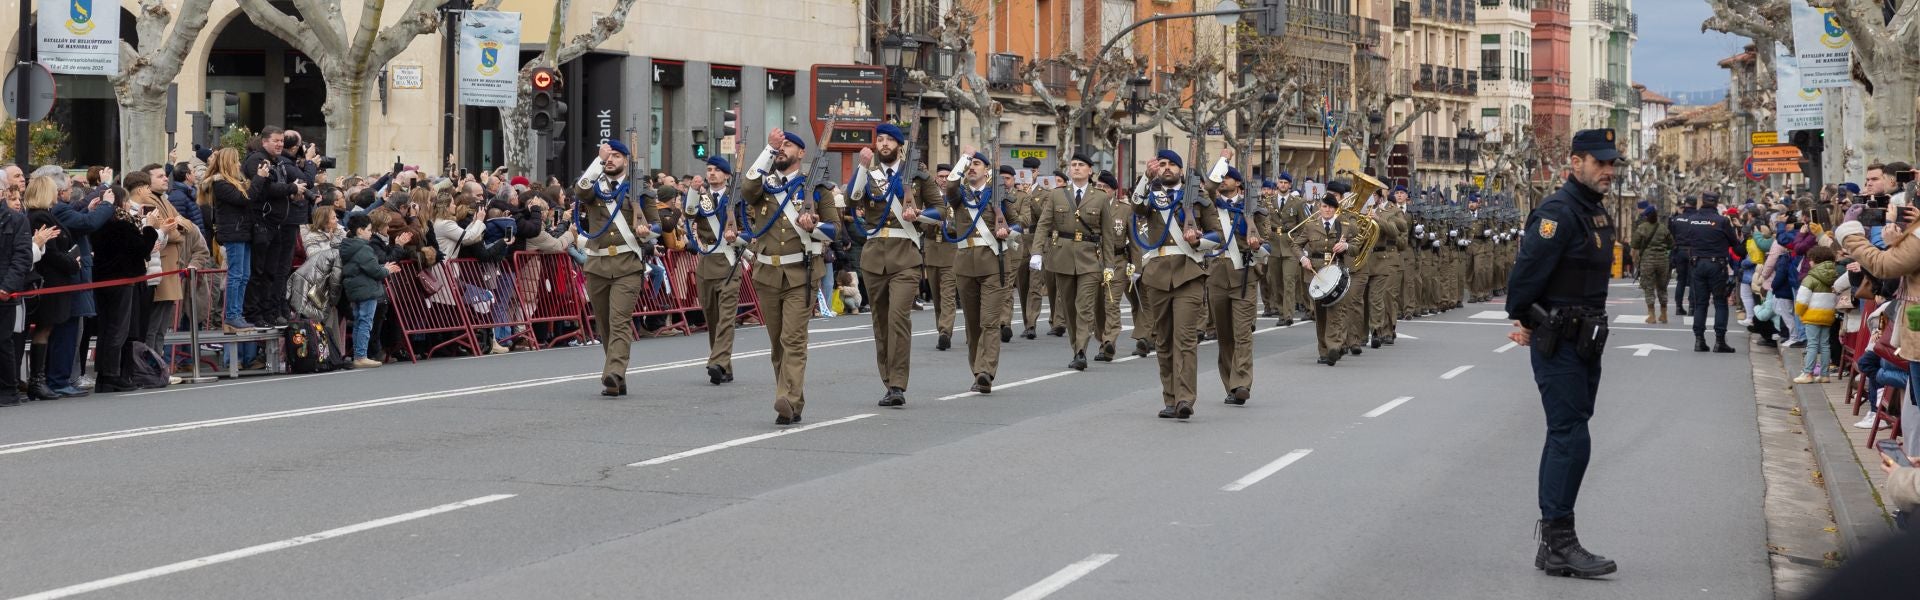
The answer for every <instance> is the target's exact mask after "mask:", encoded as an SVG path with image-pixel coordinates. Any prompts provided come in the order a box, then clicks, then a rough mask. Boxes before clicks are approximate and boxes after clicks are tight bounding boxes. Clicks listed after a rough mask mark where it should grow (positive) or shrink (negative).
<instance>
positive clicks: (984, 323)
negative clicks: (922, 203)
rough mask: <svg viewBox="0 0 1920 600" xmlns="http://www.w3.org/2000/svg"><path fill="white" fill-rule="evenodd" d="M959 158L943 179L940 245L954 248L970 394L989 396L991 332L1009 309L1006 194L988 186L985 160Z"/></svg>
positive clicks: (994, 349)
mask: <svg viewBox="0 0 1920 600" xmlns="http://www.w3.org/2000/svg"><path fill="white" fill-rule="evenodd" d="M967 150H968V151H967V152H964V153H962V154H961V156H960V159H959V160H958V161H957V163H958V164H956V165H954V174H953V175H949V176H948V177H947V184H946V186H947V189H946V196H947V208H948V209H949V210H950V211H951V212H949V213H947V214H949V215H951V218H949V219H947V225H946V227H945V228H944V229H945V230H944V231H942V232H941V234H942V236H943V239H945V240H947V241H950V242H952V243H953V244H954V245H955V252H956V253H955V255H954V263H953V271H954V278H955V280H956V281H955V283H956V284H957V287H958V294H959V297H960V310H961V311H963V312H965V313H966V316H967V364H968V365H969V366H970V367H971V369H972V370H973V391H975V392H979V393H982V394H991V393H993V378H994V376H995V375H996V374H997V373H998V372H999V368H1000V367H999V365H1000V342H1001V340H1000V339H999V338H998V337H996V336H995V335H994V332H993V330H994V329H995V326H996V325H999V324H1000V323H1001V319H1002V318H1003V316H1002V311H1004V310H1007V309H1008V308H1010V307H1011V306H1012V303H1011V300H1012V297H1011V296H1010V295H1009V294H1010V293H1011V289H1010V286H1009V285H1008V283H1009V281H1008V280H1007V264H1006V263H1005V262H1003V261H1002V258H1001V254H1003V253H1004V252H1005V248H1003V245H1004V244H1005V240H1006V239H1007V237H1008V236H1009V235H1011V233H1012V230H1011V229H1010V228H1009V227H1008V225H1007V221H1006V215H1005V210H1006V207H1005V206H1004V203H1003V200H1002V198H1001V195H1002V194H1004V193H1005V190H1006V189H1007V188H1005V187H999V188H998V189H996V186H995V185H994V182H993V177H994V175H993V174H992V169H993V163H991V162H988V161H987V155H986V154H982V153H980V152H975V151H972V150H973V149H972V148H968V149H967Z"/></svg>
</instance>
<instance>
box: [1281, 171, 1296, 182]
mask: <svg viewBox="0 0 1920 600" xmlns="http://www.w3.org/2000/svg"><path fill="white" fill-rule="evenodd" d="M1280 180H1281V181H1285V182H1287V183H1293V174H1292V173H1288V172H1286V171H1281V172H1280Z"/></svg>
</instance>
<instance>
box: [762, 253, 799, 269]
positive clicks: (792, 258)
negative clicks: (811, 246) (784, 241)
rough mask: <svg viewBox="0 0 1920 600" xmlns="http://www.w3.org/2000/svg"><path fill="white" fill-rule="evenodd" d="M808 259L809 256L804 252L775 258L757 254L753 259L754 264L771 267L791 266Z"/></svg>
mask: <svg viewBox="0 0 1920 600" xmlns="http://www.w3.org/2000/svg"><path fill="white" fill-rule="evenodd" d="M806 259H807V255H806V253H804V252H795V253H792V254H780V255H775V256H768V255H765V254H756V255H754V257H753V261H754V262H757V263H760V264H763V265H767V266H769V267H778V266H780V265H790V264H794V263H798V262H801V261H804V260H806Z"/></svg>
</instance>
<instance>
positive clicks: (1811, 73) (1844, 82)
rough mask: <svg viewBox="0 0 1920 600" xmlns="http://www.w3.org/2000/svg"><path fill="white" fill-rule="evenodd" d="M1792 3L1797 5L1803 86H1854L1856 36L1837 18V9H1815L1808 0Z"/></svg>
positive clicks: (1795, 22) (1798, 56) (1795, 36)
mask: <svg viewBox="0 0 1920 600" xmlns="http://www.w3.org/2000/svg"><path fill="white" fill-rule="evenodd" d="M1788 4H1790V5H1792V6H1793V50H1794V58H1795V59H1797V60H1798V62H1799V64H1800V77H1801V81H1800V86H1801V87H1804V88H1808V89H1822V88H1840V87H1853V77H1852V71H1853V38H1852V37H1848V36H1847V30H1846V29H1842V28H1841V27H1840V22H1839V21H1836V20H1834V18H1833V9H1831V8H1814V7H1813V6H1811V5H1809V4H1807V2H1806V0H1793V1H1791V2H1788Z"/></svg>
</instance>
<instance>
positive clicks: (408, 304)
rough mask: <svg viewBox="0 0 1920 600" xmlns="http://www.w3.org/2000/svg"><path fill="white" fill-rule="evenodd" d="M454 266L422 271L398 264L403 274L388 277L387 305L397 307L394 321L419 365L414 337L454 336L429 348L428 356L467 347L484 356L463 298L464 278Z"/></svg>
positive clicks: (406, 263) (409, 264)
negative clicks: (458, 345)
mask: <svg viewBox="0 0 1920 600" xmlns="http://www.w3.org/2000/svg"><path fill="white" fill-rule="evenodd" d="M452 262H453V261H441V262H440V263H439V264H436V265H433V266H431V267H428V268H425V269H422V268H420V265H419V263H416V262H414V261H410V260H407V261H400V262H398V263H396V264H398V265H400V271H399V272H398V273H394V274H393V275H392V276H390V277H387V282H386V284H387V285H386V287H387V301H388V302H389V303H391V304H392V305H393V316H394V320H395V321H397V322H398V323H397V324H398V325H399V326H400V333H401V336H400V339H401V340H402V343H403V344H405V345H406V347H407V355H408V357H409V358H410V359H411V360H412V361H413V362H415V363H418V362H420V353H419V352H416V351H414V348H413V336H415V335H420V334H430V333H452V334H454V335H453V337H452V338H450V339H448V340H446V341H442V342H440V343H439V344H436V345H434V346H433V347H432V348H428V349H427V354H432V353H434V352H437V351H439V350H440V349H441V348H445V347H447V346H451V345H453V344H460V345H462V346H465V347H466V348H467V349H469V350H472V351H473V355H474V356H479V355H480V354H482V352H481V350H480V342H479V340H478V339H476V338H475V337H474V335H473V325H472V324H471V322H470V321H469V319H468V315H470V314H472V312H473V311H471V310H470V309H468V308H467V307H466V306H465V305H466V303H467V302H468V300H467V299H466V298H464V297H463V296H464V293H463V292H464V290H463V289H462V286H461V284H460V278H459V277H458V276H457V275H455V274H454V273H453V270H454V269H453V265H452V264H450V263H452Z"/></svg>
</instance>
